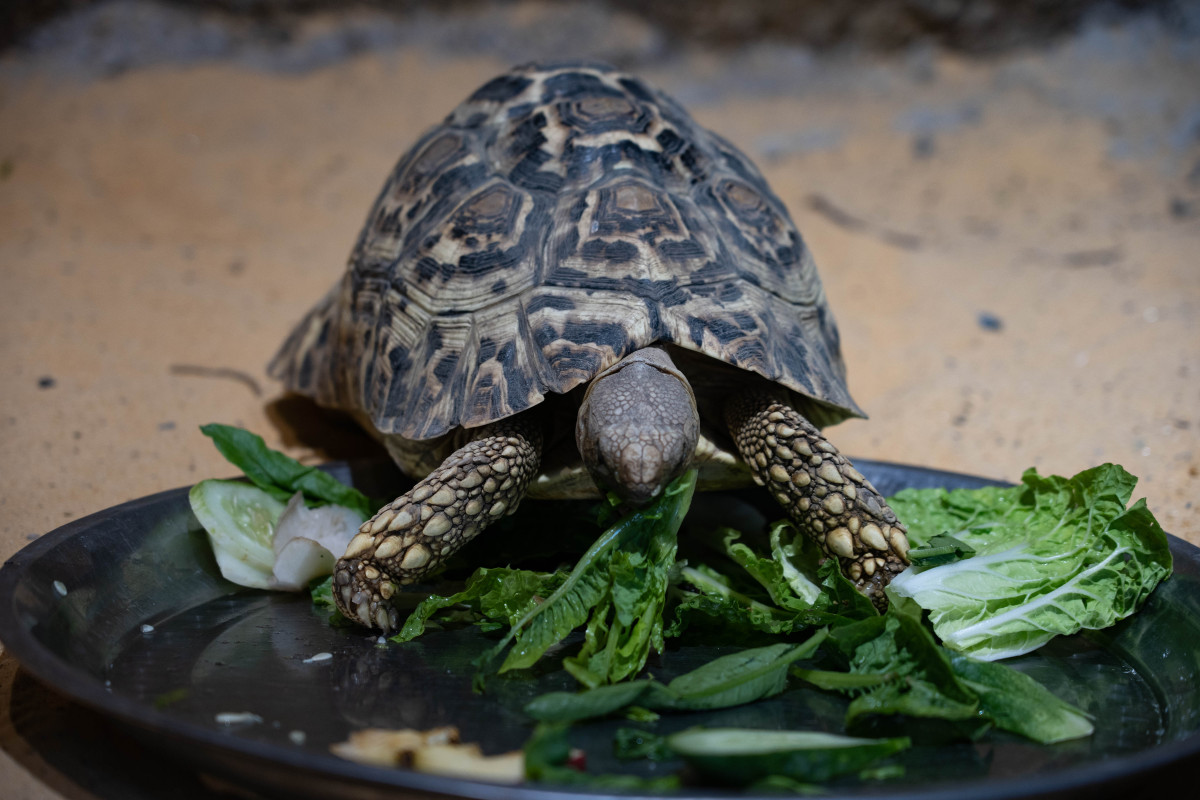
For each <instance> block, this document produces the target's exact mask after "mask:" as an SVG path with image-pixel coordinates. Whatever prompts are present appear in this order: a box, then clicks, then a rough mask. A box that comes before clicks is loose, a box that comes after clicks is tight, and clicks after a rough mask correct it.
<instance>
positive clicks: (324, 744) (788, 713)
mask: <svg viewBox="0 0 1200 800" xmlns="http://www.w3.org/2000/svg"><path fill="white" fill-rule="evenodd" d="M857 464H858V466H859V467H860V469H861V471H862V472H863V473H864V474H866V475H867V476H868V477H870V478H871V480H872V481H873V482H874V483H875V484H876V486H877V487H878V488H879V489H880V491H882V492H883V493H885V494H891V493H893V492H895V491H898V490H899V489H901V488H905V487H909V486H917V487H929V486H941V487H945V488H958V487H974V486H980V485H986V484H990V483H993V482H992V481H988V480H986V479H982V478H975V477H971V476H966V475H958V474H952V473H945V472H937V471H932V470H926V469H921V468H916V467H908V466H902V465H894V464H885V463H877V462H870V461H859V462H857ZM329 469H330V470H331V471H332V472H333V473H334V474H335V475H337V476H338V477H339V478H341V479H343V480H348V481H351V482H353V483H355V484H356V485H358V486H360V487H361V488H364V489H365V490H366V491H368V493H371V494H377V495H378V494H385V493H387V489H386V487H387V486H388V485H389V484H390V485H391V488H392V489H394V488H395V486H396V485H397V481H398V480H399V478H398V476H397V475H396V473H395V472H394V470H393V469H392V468H391V467H390V465H385V464H383V463H376V462H372V463H368V464H356V465H353V466H348V465H346V464H335V465H331V466H330V467H329ZM532 505H533V504H532V503H530V504H528V505H527V507H526V508H527V509H528V508H529V507H531V506H532ZM1171 549H1172V552H1173V554H1174V557H1175V574H1174V575H1173V576H1172V577H1171V578H1170V579H1169V580H1168V581H1166V582H1165V583H1164V584H1162V585H1161V586H1160V587H1159V588H1158V589H1157V590H1156V591H1155V592H1154V594H1153V595H1152V596H1151V598H1150V600H1149V601H1148V603H1147V604H1146V607H1145V608H1144V609H1143V610H1142V611H1141V612H1140V613H1139V614H1137V615H1136V616H1134V617H1133V618H1131V619H1129V620H1126V621H1125V622H1123V623H1121V624H1118V625H1117V626H1115V627H1113V628H1111V629H1109V630H1106V631H1102V632H1098V633H1091V634H1087V635H1078V636H1073V637H1067V638H1065V639H1062V640H1059V641H1056V642H1054V643H1052V644H1050V645H1048V646H1046V647H1044V648H1042V649H1041V650H1040V651H1038V652H1037V653H1033V654H1030V655H1028V656H1023V657H1021V658H1020V659H1016V660H1014V661H1012V662H1010V663H1014V664H1015V665H1016V666H1018V668H1020V669H1022V670H1023V671H1026V672H1027V673H1029V674H1031V675H1033V676H1034V677H1036V678H1038V679H1039V680H1040V681H1042V682H1043V683H1045V684H1046V685H1047V686H1049V687H1050V688H1051V689H1052V690H1054V691H1056V692H1058V693H1059V694H1060V695H1061V696H1062V697H1064V699H1067V700H1069V701H1071V702H1074V703H1076V704H1077V705H1080V706H1081V707H1083V708H1084V709H1085V710H1086V711H1088V712H1089V713H1091V714H1093V715H1094V717H1095V721H1096V733H1095V735H1093V736H1092V737H1090V738H1088V739H1085V740H1081V741H1076V742H1067V743H1063V744H1059V745H1055V746H1049V747H1046V746H1039V745H1035V744H1032V743H1029V742H1027V741H1025V740H1022V739H1020V738H1019V737H1015V736H1009V735H1007V734H1004V733H1002V732H1001V733H992V734H990V735H989V736H987V737H986V738H985V739H984V740H982V741H980V742H976V743H947V744H943V745H936V746H935V745H923V746H919V747H915V748H913V750H912V751H910V752H909V753H908V754H907V755H906V766H907V774H906V775H905V776H904V777H903V778H901V779H899V780H895V781H889V782H884V783H857V782H850V783H847V784H843V785H836V786H834V787H832V788H831V792H832V793H833V794H837V795H846V796H854V797H888V798H893V799H896V798H918V797H919V798H927V799H929V800H932V799H933V798H952V797H953V798H958V797H964V796H971V797H973V798H1000V797H1004V798H1009V797H1042V796H1045V797H1051V796H1052V797H1060V798H1065V797H1088V798H1089V800H1094V799H1095V798H1097V797H1107V796H1121V797H1130V796H1139V795H1140V794H1142V793H1143V792H1145V793H1147V794H1149V793H1150V792H1151V791H1153V792H1154V793H1155V794H1156V796H1161V795H1162V792H1163V791H1167V790H1168V789H1167V786H1168V784H1167V783H1164V781H1173V780H1175V779H1176V778H1178V777H1179V776H1181V775H1183V774H1184V772H1185V771H1187V770H1188V769H1189V768H1191V769H1193V770H1194V768H1195V767H1196V766H1197V764H1198V763H1200V687H1198V686H1197V675H1200V646H1198V643H1200V550H1198V549H1197V548H1195V547H1193V546H1192V545H1190V544H1188V543H1186V542H1183V541H1182V540H1179V539H1177V538H1175V537H1172V538H1171ZM64 592H65V593H64ZM145 626H149V627H145ZM0 640H2V641H3V643H4V645H5V647H6V648H7V650H8V651H9V652H10V653H11V654H12V655H13V656H15V657H16V658H17V659H18V660H19V661H20V663H21V665H22V666H23V667H24V669H25V670H27V671H28V672H29V673H31V674H32V675H33V676H35V677H36V678H37V679H38V680H40V681H42V682H44V683H45V684H47V685H48V686H50V687H51V688H52V689H53V690H55V691H56V692H58V693H61V694H62V695H65V696H66V697H67V698H69V699H71V700H73V701H75V702H78V703H80V704H82V705H83V706H85V707H87V708H90V709H92V710H94V711H95V712H97V713H98V714H100V715H101V716H102V717H103V718H104V719H105V720H110V721H112V722H115V723H117V724H118V725H120V726H121V727H122V729H124V730H126V731H128V732H130V733H131V734H132V735H133V736H134V737H136V738H138V739H139V740H141V741H142V742H143V744H144V746H146V747H149V748H153V749H154V750H155V751H158V752H162V753H164V754H166V755H170V756H172V757H173V758H175V759H180V760H182V761H183V762H184V763H185V764H186V765H187V766H190V767H192V768H194V769H195V770H198V771H199V772H202V773H205V774H212V775H217V776H221V777H222V778H223V779H225V780H227V781H230V782H231V783H234V784H236V785H238V786H241V787H245V788H247V789H251V790H253V791H255V792H258V793H260V794H265V795H270V796H283V795H287V796H289V797H292V798H295V797H313V798H316V797H328V796H337V797H343V798H376V797H397V796H403V795H409V796H411V795H412V794H413V793H414V792H431V793H438V794H447V795H457V796H461V797H468V798H480V800H489V799H490V798H522V800H552V799H553V798H557V797H567V796H571V797H577V796H579V795H580V794H581V793H582V794H586V793H587V792H581V791H580V790H573V789H568V788H561V787H554V786H546V785H537V784H533V785H522V786H517V787H506V786H498V785H492V784H486V783H480V782H476V781H470V780H463V779H458V778H452V777H440V776H433V775H424V774H420V773H416V772H412V771H408V770H404V769H383V768H375V767H368V766H362V765H359V764H355V763H351V762H348V761H344V760H342V759H340V758H338V757H336V756H334V755H332V754H331V753H330V751H329V745H330V744H331V743H334V742H338V741H342V740H344V739H345V738H346V735H347V734H348V732H350V731H351V730H355V729H358V728H362V727H388V728H403V727H413V728H428V727H433V726H436V725H443V724H454V725H457V726H458V727H459V728H460V729H461V730H462V732H463V735H464V738H466V739H468V740H473V741H478V742H480V743H481V744H482V746H483V748H484V750H485V752H498V751H503V750H509V749H513V748H517V747H520V745H521V744H522V743H523V742H524V741H525V739H526V738H527V737H528V735H529V733H530V731H531V724H530V722H529V721H528V719H526V718H525V717H524V716H523V715H522V714H521V713H520V708H521V706H522V705H523V703H524V702H526V701H527V700H528V699H529V698H531V697H533V696H535V695H536V694H538V693H540V692H542V691H548V690H551V689H569V688H572V682H571V680H570V679H569V678H567V677H565V676H564V675H563V674H562V673H561V672H554V671H551V670H545V671H542V672H540V673H539V674H537V675H535V676H534V677H533V678H532V679H531V678H529V677H528V676H523V677H522V678H520V679H498V680H495V681H493V682H492V684H491V685H490V688H489V692H488V693H487V694H485V695H482V696H481V695H477V694H473V693H472V692H471V688H470V675H471V667H470V660H471V659H472V658H473V657H474V656H475V655H476V654H478V653H479V652H480V651H481V650H482V649H484V648H485V647H486V646H488V645H489V644H490V643H491V640H490V639H488V638H487V637H486V636H485V635H484V634H481V633H479V632H478V631H477V630H476V629H474V628H468V629H463V630H455V631H438V632H433V633H429V634H426V635H425V636H424V637H422V638H421V639H418V640H416V641H414V642H411V643H409V644H406V645H403V646H396V645H381V644H380V643H379V642H378V641H377V639H376V638H375V637H373V636H369V635H366V634H365V633H364V632H363V631H361V630H355V629H347V628H336V627H332V626H330V625H329V624H328V623H327V622H326V620H325V617H324V615H323V614H322V613H321V612H319V611H317V610H315V609H314V608H313V607H312V605H311V604H310V602H309V601H308V598H307V597H306V596H304V597H300V596H285V595H279V594H268V593H264V592H255V591H248V590H243V589H240V588H239V587H236V586H233V585H231V584H229V583H227V582H226V581H224V580H223V579H222V578H221V577H220V575H219V573H218V572H217V569H216V565H215V563H214V561H213V559H212V556H211V553H210V551H209V549H208V545H207V542H206V541H205V538H204V534H203V532H202V531H201V529H200V527H199V525H198V523H197V522H196V520H195V518H194V517H193V516H192V514H191V511H190V509H189V507H188V502H187V490H186V489H177V490H172V491H168V492H163V493H161V494H157V495H153V496H151V497H146V498H143V499H140V500H135V501H132V502H129V503H124V504H122V505H120V506H116V507H114V508H111V509H108V510H106V511H102V512H100V513H97V514H94V515H92V516H90V517H87V518H85V519H81V520H78V521H76V522H73V523H71V524H69V525H66V526H64V527H62V528H60V529H58V530H56V531H53V532H52V533H49V534H46V535H45V536H43V537H41V538H40V539H38V540H37V541H35V542H33V543H32V544H30V545H29V546H27V547H26V548H25V549H23V550H22V551H21V552H20V553H18V554H17V555H15V556H13V557H12V558H11V559H10V560H9V561H8V562H7V563H6V564H5V565H4V567H3V568H2V569H0ZM321 652H328V653H331V654H332V658H330V659H328V660H323V661H314V662H308V661H306V660H307V659H309V658H310V657H311V656H313V655H315V654H317V653H321ZM716 652H719V649H718V648H713V647H703V648H698V647H679V648H669V649H668V650H667V652H666V653H664V654H662V655H661V656H658V657H656V658H655V660H654V661H653V663H652V668H653V670H654V672H655V674H656V675H657V676H659V677H663V678H669V677H670V676H671V675H673V674H677V673H679V672H682V671H685V670H687V669H690V668H691V667H692V666H694V665H695V664H697V663H699V662H700V661H701V660H703V659H706V658H710V657H712V656H713V655H714V654H715V653H716ZM843 709H844V701H842V700H841V699H840V698H836V697H832V696H830V695H827V694H824V693H820V692H816V691H815V690H813V691H809V690H805V689H798V690H793V691H790V692H788V693H787V694H785V695H783V696H780V697H779V698H776V699H773V700H770V701H766V702H761V703H757V704H754V705H752V706H748V707H744V708H740V709H730V710H726V711H721V712H709V713H706V714H702V715H687V716H686V717H681V718H664V719H663V720H662V721H661V722H660V723H658V725H659V730H672V729H675V728H681V727H685V726H690V725H693V724H708V725H743V726H747V727H779V726H805V727H817V728H824V729H828V730H838V729H839V725H840V719H841V714H842V711H843ZM222 712H249V713H252V714H255V715H257V716H258V717H259V718H261V720H262V721H261V722H251V723H243V724H234V725H229V724H222V723H221V722H219V721H218V719H217V715H218V714H220V713H222ZM628 724H629V723H628V722H615V721H605V722H599V723H594V724H591V725H586V726H580V727H578V728H577V729H575V730H574V731H573V733H572V738H573V740H577V741H575V743H576V744H580V745H583V746H584V747H585V748H586V749H587V750H588V752H589V767H590V768H591V769H593V770H597V771H617V770H625V771H629V770H631V769H632V770H634V771H640V772H641V774H651V773H652V772H653V770H654V769H655V767H653V765H646V764H641V765H636V766H633V767H630V766H628V765H621V764H620V763H619V762H617V761H616V760H615V759H613V758H612V757H611V755H610V754H609V753H608V750H609V748H610V745H609V742H611V734H612V732H613V730H614V729H615V727H617V726H619V725H628ZM666 768H668V767H658V768H657V769H658V770H659V771H662V770H664V769H666ZM720 794H721V792H719V791H717V790H709V789H699V788H687V789H684V790H683V791H682V792H681V796H719V795H720ZM729 794H731V795H733V794H734V793H729ZM736 796H745V795H744V793H736Z"/></svg>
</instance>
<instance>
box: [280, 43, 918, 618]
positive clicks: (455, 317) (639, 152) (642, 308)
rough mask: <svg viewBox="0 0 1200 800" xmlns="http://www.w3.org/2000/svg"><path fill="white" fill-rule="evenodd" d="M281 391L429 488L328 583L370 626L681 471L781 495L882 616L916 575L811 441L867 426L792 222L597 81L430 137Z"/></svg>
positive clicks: (299, 347) (650, 101) (536, 86)
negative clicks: (328, 412) (448, 580)
mask: <svg viewBox="0 0 1200 800" xmlns="http://www.w3.org/2000/svg"><path fill="white" fill-rule="evenodd" d="M271 373H272V374H273V375H275V376H277V377H280V378H282V379H283V381H284V382H285V384H286V386H287V387H288V388H289V389H291V390H293V391H297V392H300V393H302V394H307V395H309V396H311V397H312V398H314V399H315V400H316V401H317V402H318V403H321V404H325V405H330V406H336V407H341V408H344V409H347V410H349V411H351V412H352V413H353V414H355V415H356V416H357V417H358V418H359V419H360V421H361V422H362V423H363V424H364V425H365V426H366V427H367V428H368V430H370V431H372V432H373V433H375V434H376V435H377V436H378V437H379V438H381V439H382V441H383V443H384V444H385V445H386V447H387V448H388V450H389V452H390V454H391V455H392V457H393V458H394V459H395V460H396V462H397V463H398V464H399V465H400V467H401V468H402V469H403V470H405V471H406V472H407V473H408V474H410V475H412V476H413V477H414V478H421V480H419V482H417V483H416V484H415V486H414V487H413V488H412V490H411V491H408V492H406V493H405V494H403V495H402V496H401V497H398V498H397V499H396V500H395V501H393V502H392V503H390V504H388V505H387V506H385V507H384V508H383V509H381V510H380V511H379V512H378V513H377V514H376V515H375V516H374V517H373V518H372V519H370V520H368V521H367V522H366V523H364V524H363V526H362V529H361V531H360V532H359V534H358V535H357V536H355V538H354V539H353V540H352V541H351V542H350V545H349V547H348V548H347V550H346V553H345V555H344V556H342V558H341V559H340V560H339V561H338V563H337V566H336V568H335V572H334V598H335V599H336V602H337V604H338V606H339V607H340V609H341V610H342V611H343V613H345V614H346V616H347V617H349V618H351V619H355V620H358V621H360V622H361V623H362V624H363V625H366V626H369V627H375V628H380V629H383V630H390V629H393V628H395V627H396V625H397V613H396V611H395V610H394V608H392V606H391V604H390V602H389V598H391V597H392V595H393V594H394V593H395V592H396V591H397V590H398V587H399V586H401V585H404V584H409V583H413V582H415V581H417V580H419V579H421V578H422V577H423V576H425V575H427V574H428V573H430V572H431V571H433V570H435V569H436V568H438V567H439V565H441V564H442V562H444V561H445V559H446V558H447V557H448V556H449V554H451V553H452V552H453V551H455V550H456V549H458V548H459V547H461V546H462V545H463V544H464V543H466V542H467V541H469V540H470V539H471V538H473V537H474V536H476V535H477V534H478V533H479V532H480V531H481V530H483V529H484V528H485V527H486V526H487V525H488V524H489V523H491V522H492V521H494V520H496V519H498V518H500V517H502V516H504V515H506V514H511V513H512V512H513V511H514V510H515V509H516V507H517V504H518V502H519V501H520V500H521V499H522V498H523V497H525V496H527V495H528V496H530V497H581V496H588V495H596V494H597V486H600V487H604V488H605V489H606V490H610V491H614V492H616V493H617V494H618V495H620V496H622V497H623V498H625V499H626V500H627V501H628V502H630V503H633V504H637V503H642V502H645V501H647V500H648V499H649V498H652V497H654V496H655V495H656V494H657V493H658V492H659V491H660V490H661V489H662V488H663V487H664V486H665V485H666V484H667V483H669V482H670V481H671V480H672V479H673V478H674V477H676V476H677V475H678V474H680V473H681V472H682V471H683V470H684V469H685V468H687V467H688V466H689V465H695V466H697V467H698V469H699V470H700V488H701V489H704V488H714V487H716V488H720V487H727V486H733V485H740V484H746V483H749V482H750V481H751V479H752V480H753V481H754V482H757V483H758V484H760V485H763V486H765V487H767V489H768V490H769V491H770V493H771V494H772V495H773V496H774V497H775V498H776V499H777V500H778V502H779V503H780V504H781V505H782V506H783V508H784V510H785V511H786V513H787V514H788V515H789V517H791V519H792V520H794V522H795V523H796V525H797V526H798V527H799V528H800V529H801V530H803V531H804V532H805V533H806V534H807V535H809V536H811V537H813V538H814V539H815V540H816V541H817V542H818V543H819V544H820V546H821V547H822V549H823V550H824V552H825V553H826V554H827V555H828V557H831V558H836V559H838V561H839V562H840V565H841V567H842V569H843V572H844V573H845V574H846V575H847V576H848V577H849V578H850V579H851V580H852V581H854V582H855V584H856V585H857V586H858V587H859V589H860V591H862V592H863V593H864V594H866V595H867V596H869V597H871V598H872V600H873V601H874V602H875V603H876V604H877V605H880V606H881V607H882V606H883V605H884V604H885V602H886V601H885V599H884V595H883V592H882V589H883V587H884V586H885V585H886V584H887V583H888V581H889V580H890V579H891V577H892V576H893V575H895V574H896V573H898V572H900V571H901V570H903V569H904V568H905V566H907V564H908V560H907V550H908V541H907V537H906V532H905V528H904V526H903V525H902V524H901V523H900V522H898V520H897V519H896V516H895V514H894V513H893V512H892V510H891V509H890V508H888V506H887V504H886V503H885V502H884V500H883V498H882V497H881V496H880V495H879V493H878V492H877V491H876V490H875V489H874V487H873V486H872V485H871V484H870V482H869V481H867V480H865V479H864V478H863V476H862V475H861V474H860V473H859V472H858V471H857V470H855V469H854V467H853V466H852V465H851V463H850V462H849V461H848V460H847V459H846V458H845V457H844V456H842V455H840V454H839V452H838V451H837V449H836V448H835V447H834V446H833V445H832V444H830V443H829V442H828V441H827V440H826V439H825V437H824V436H823V435H822V434H821V433H820V432H819V430H818V427H819V426H823V425H829V424H832V423H834V422H838V421H841V420H842V419H845V418H846V417H849V416H856V415H857V416H861V412H860V411H859V409H858V407H857V406H856V405H855V403H854V401H853V400H852V399H851V397H850V394H849V392H848V390H847V388H846V381H845V367H844V365H843V363H842V357H841V351H840V345H839V341H838V333H837V328H836V326H835V324H834V320H833V316H832V315H831V313H830V311H829V307H828V304H827V302H826V300H825V295H824V292H823V290H822V287H821V282H820V279H819V277H818V276H817V272H816V267H815V265H814V263H813V259H812V256H811V255H810V253H809V251H808V249H807V247H806V246H805V245H804V242H803V241H802V240H801V238H800V235H799V233H798V232H797V230H796V227H795V225H794V223H793V222H792V220H791V219H790V218H789V216H788V213H787V211H786V210H785V208H784V207H783V205H782V203H781V202H780V201H779V199H778V198H777V197H776V196H775V195H774V194H773V193H772V192H771V190H770V188H769V187H768V186H767V183H766V181H765V180H763V177H762V175H760V174H759V172H758V170H757V169H756V168H755V167H754V166H753V165H752V164H751V163H750V161H749V160H748V159H747V158H746V156H745V155H744V154H742V153H741V152H739V151H738V150H737V148H735V147H734V146H733V145H731V144H730V143H729V142H727V141H725V140H724V139H722V138H721V137H719V136H717V135H716V134H714V133H711V132H709V131H707V130H705V129H703V128H701V127H700V126H698V125H697V124H696V123H695V121H693V120H692V118H691V117H690V116H689V115H688V114H687V112H686V111H684V110H683V109H682V108H681V107H680V106H679V105H678V104H677V103H676V102H675V101H673V100H672V99H671V98H669V97H667V96H666V95H664V94H662V93H661V92H659V91H656V90H655V89H652V88H650V87H649V86H648V85H647V84H645V83H643V82H642V81H641V80H639V79H638V78H635V77H633V76H631V75H628V74H625V73H623V72H619V71H617V70H615V69H612V68H610V67H607V66H603V65H595V64H582V63H567V64H552V65H545V64H542V65H538V64H535V65H527V66H522V67H518V68H516V69H514V70H512V71H511V72H508V73H506V74H504V75H501V76H499V77H497V78H495V79H494V80H492V81H490V82H489V83H487V84H485V85H484V86H482V87H481V88H480V89H479V90H477V91H476V92H475V93H474V94H473V95H471V96H470V97H469V98H468V99H467V100H466V101H465V102H464V103H463V104H462V105H460V106H458V107H457V108H456V109H454V111H452V112H451V114H450V116H448V117H447V118H446V119H445V120H444V121H443V122H442V124H440V125H438V126H437V127H435V128H434V129H433V130H431V131H429V132H428V133H426V134H425V135H424V136H423V137H422V138H421V139H420V141H418V142H417V144H416V145H415V146H414V147H413V148H412V149H411V150H409V151H408V153H406V154H405V155H404V156H403V157H402V158H401V159H400V162H399V164H398V165H397V166H396V167H395V169H394V170H393V171H392V173H391V175H390V176H389V177H388V179H387V182H386V183H385V185H384V187H383V190H382V192H381V193H380V194H379V197H378V199H377V200H376V201H375V205H374V206H373V208H372V209H371V212H370V215H369V216H368V217H367V221H366V224H365V226H364V227H363V230H362V232H361V234H360V235H359V238H358V242H357V244H356V246H355V248H354V251H353V253H352V254H351V257H350V262H349V269H348V271H347V272H346V273H345V275H344V277H343V278H342V279H341V280H340V281H339V282H338V283H337V284H336V285H335V286H334V287H333V289H332V290H331V291H330V292H329V294H327V295H326V296H325V298H324V299H323V300H322V301H321V302H320V303H319V304H318V305H317V306H316V307H315V308H314V309H313V310H312V311H310V312H309V313H308V315H307V316H306V317H305V318H304V319H303V320H302V321H301V322H300V324H299V325H298V326H297V327H296V328H295V330H294V331H293V332H292V333H291V335H290V336H289V337H288V339H287V341H286V342H285V343H284V345H283V347H282V348H281V350H280V352H279V353H278V354H277V355H276V357H275V359H274V360H273V362H272V364H271ZM572 430H573V431H574V437H572V436H571V431H572ZM572 438H573V439H574V441H572Z"/></svg>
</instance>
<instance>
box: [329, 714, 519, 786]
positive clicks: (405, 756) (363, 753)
mask: <svg viewBox="0 0 1200 800" xmlns="http://www.w3.org/2000/svg"><path fill="white" fill-rule="evenodd" d="M329 749H330V750H332V751H333V753H334V755H338V756H341V757H342V758H345V759H349V760H350V761H356V762H358V763H359V764H370V765H372V766H378V767H408V768H410V769H415V770H416V771H418V772H428V773H432V774H435V775H454V776H457V777H460V778H474V779H476V780H481V781H492V782H494V783H520V782H521V781H523V780H524V779H525V754H524V753H523V752H522V751H520V750H513V751H512V752H509V753H501V754H500V755H495V756H485V755H484V754H483V752H482V751H481V750H480V748H479V745H478V744H475V743H474V742H467V743H463V742H460V741H459V733H458V729H457V728H455V727H454V726H453V725H449V726H446V727H444V728H431V729H430V730H427V731H418V730H412V729H409V728H406V729H403V730H389V729H386V728H367V729H365V730H361V731H354V732H353V733H351V734H350V738H349V740H348V741H345V742H339V743H338V744H334V745H330V747H329Z"/></svg>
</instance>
